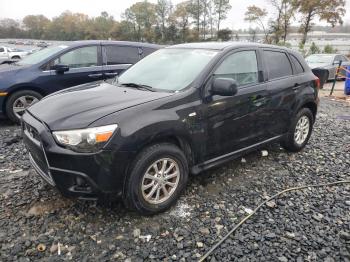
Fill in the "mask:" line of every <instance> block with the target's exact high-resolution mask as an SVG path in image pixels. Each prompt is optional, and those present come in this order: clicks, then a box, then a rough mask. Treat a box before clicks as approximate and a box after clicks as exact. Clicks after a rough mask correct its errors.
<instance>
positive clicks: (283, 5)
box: [270, 0, 295, 44]
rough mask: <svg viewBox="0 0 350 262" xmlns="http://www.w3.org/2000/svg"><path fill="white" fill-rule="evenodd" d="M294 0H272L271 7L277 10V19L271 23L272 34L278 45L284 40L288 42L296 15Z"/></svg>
mask: <svg viewBox="0 0 350 262" xmlns="http://www.w3.org/2000/svg"><path fill="white" fill-rule="evenodd" d="M292 1H293V0H270V3H271V5H272V6H273V7H274V8H275V9H276V13H277V17H276V18H275V19H272V20H271V22H270V28H271V33H272V34H273V40H274V42H275V43H276V44H278V43H279V42H280V39H281V38H282V39H283V42H284V43H285V42H286V39H287V34H288V30H289V27H290V24H291V20H292V18H293V14H294V8H295V7H294V5H293V4H292Z"/></svg>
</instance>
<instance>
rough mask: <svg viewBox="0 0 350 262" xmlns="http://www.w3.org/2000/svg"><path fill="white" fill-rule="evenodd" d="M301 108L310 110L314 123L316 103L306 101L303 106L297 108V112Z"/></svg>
mask: <svg viewBox="0 0 350 262" xmlns="http://www.w3.org/2000/svg"><path fill="white" fill-rule="evenodd" d="M302 108H308V109H310V110H311V112H312V115H313V117H314V122H315V120H316V114H317V104H316V102H314V101H308V102H305V103H303V104H302V105H301V106H300V107H299V109H298V112H299V110H300V109H302Z"/></svg>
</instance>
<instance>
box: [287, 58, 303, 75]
mask: <svg viewBox="0 0 350 262" xmlns="http://www.w3.org/2000/svg"><path fill="white" fill-rule="evenodd" d="M290 58H291V59H292V62H293V64H294V66H295V70H296V72H295V74H296V75H297V74H301V73H303V72H305V70H304V68H303V66H302V65H301V63H300V61H299V60H298V58H296V57H295V56H294V55H290Z"/></svg>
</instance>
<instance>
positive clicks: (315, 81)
mask: <svg viewBox="0 0 350 262" xmlns="http://www.w3.org/2000/svg"><path fill="white" fill-rule="evenodd" d="M314 83H315V87H317V89H320V88H321V80H320V79H319V78H318V77H316V78H315V80H314Z"/></svg>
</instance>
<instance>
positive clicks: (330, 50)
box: [323, 45, 337, 54]
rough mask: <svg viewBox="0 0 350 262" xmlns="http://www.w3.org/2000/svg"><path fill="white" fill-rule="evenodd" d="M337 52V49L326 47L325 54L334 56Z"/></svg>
mask: <svg viewBox="0 0 350 262" xmlns="http://www.w3.org/2000/svg"><path fill="white" fill-rule="evenodd" d="M336 52H337V49H335V48H333V46H331V45H325V47H324V49H323V53H325V54H334V53H336Z"/></svg>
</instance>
